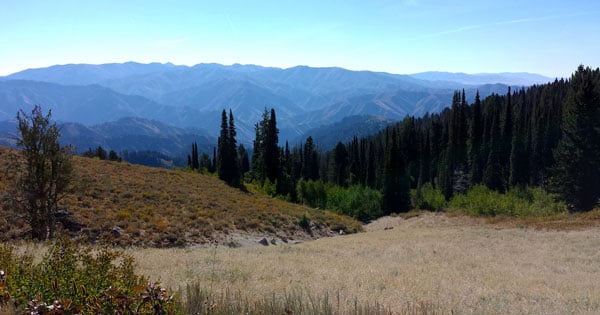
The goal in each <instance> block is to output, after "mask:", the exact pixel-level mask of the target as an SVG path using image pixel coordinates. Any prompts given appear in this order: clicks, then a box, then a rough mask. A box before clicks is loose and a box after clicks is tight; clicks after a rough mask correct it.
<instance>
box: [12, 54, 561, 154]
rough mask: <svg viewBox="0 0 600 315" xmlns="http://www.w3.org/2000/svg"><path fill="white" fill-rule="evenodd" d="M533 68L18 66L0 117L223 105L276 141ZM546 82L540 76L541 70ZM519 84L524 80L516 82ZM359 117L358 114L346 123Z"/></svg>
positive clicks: (201, 120)
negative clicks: (266, 129)
mask: <svg viewBox="0 0 600 315" xmlns="http://www.w3.org/2000/svg"><path fill="white" fill-rule="evenodd" d="M544 78H545V77H542V76H539V75H533V74H511V73H503V74H485V75H467V74H462V73H459V74H456V73H454V74H453V73H442V72H427V73H420V74H414V75H399V74H390V73H382V72H371V71H350V70H346V69H343V68H336V67H330V68H312V67H307V66H297V67H293V68H287V69H280V68H270V67H261V66H255V65H238V64H235V65H231V66H225V65H220V64H198V65H195V66H191V67H189V66H177V65H173V64H170V63H167V64H161V63H151V64H140V63H135V62H127V63H116V64H102V65H88V64H69V65H57V66H52V67H48V68H40V69H29V70H25V71H21V72H18V73H15V74H12V75H9V76H6V77H3V78H1V80H0V121H2V120H9V119H14V117H15V113H16V111H17V110H18V109H28V108H31V107H32V106H33V105H35V104H39V105H41V106H42V107H43V108H44V109H52V110H53V117H54V118H55V119H57V120H59V121H63V122H73V123H79V124H82V125H85V126H96V125H100V124H103V123H108V122H114V121H118V120H119V119H121V118H124V117H139V118H143V119H147V120H156V121H160V122H161V123H163V124H167V125H172V126H178V127H180V128H187V127H190V128H196V129H203V130H206V134H205V136H208V137H213V138H214V137H215V136H216V135H218V132H219V125H220V124H219V119H220V112H221V111H222V110H223V109H229V108H231V109H232V110H233V113H234V117H235V121H236V127H237V129H238V141H239V142H241V143H245V144H251V143H252V140H253V138H254V124H255V123H256V122H257V121H259V120H260V119H261V115H262V113H263V111H264V110H265V109H269V108H274V109H275V110H276V112H277V122H278V127H279V130H280V139H281V142H283V141H285V140H286V139H287V140H293V139H297V138H302V137H304V138H305V137H306V136H308V135H309V134H307V131H309V130H311V129H314V128H323V126H327V125H330V124H335V123H338V122H340V121H342V120H343V119H344V118H346V117H349V116H356V117H373V116H380V117H385V119H387V120H391V121H394V120H400V119H402V118H403V117H404V116H406V115H416V116H420V115H423V114H425V113H426V112H438V111H440V110H442V109H443V108H445V107H447V106H449V105H450V102H451V97H452V93H453V92H454V91H455V90H459V89H465V92H466V94H467V98H468V99H470V100H472V99H473V98H474V95H475V92H476V91H477V90H479V92H480V94H481V96H482V97H485V96H487V95H489V94H491V93H506V90H507V87H508V86H509V85H511V86H514V87H521V86H526V85H529V84H534V83H541V82H540V81H543V80H545V79H544ZM546 79H547V81H550V79H549V78H546ZM524 83H528V84H524ZM356 123H357V124H360V123H361V122H356Z"/></svg>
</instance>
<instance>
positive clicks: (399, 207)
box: [382, 129, 410, 214]
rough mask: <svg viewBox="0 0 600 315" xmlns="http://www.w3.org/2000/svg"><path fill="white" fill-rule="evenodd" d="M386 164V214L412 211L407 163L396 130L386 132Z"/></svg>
mask: <svg viewBox="0 0 600 315" xmlns="http://www.w3.org/2000/svg"><path fill="white" fill-rule="evenodd" d="M386 133H387V135H386V138H387V139H386V146H385V162H384V166H383V200H382V207H383V212H384V214H390V213H398V212H406V211H408V210H410V179H409V178H408V175H407V173H406V163H405V158H404V155H403V154H402V152H400V144H399V140H398V136H397V135H396V132H395V130H394V131H392V134H391V135H390V134H389V129H388V131H386Z"/></svg>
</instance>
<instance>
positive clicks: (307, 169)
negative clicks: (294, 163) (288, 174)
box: [302, 136, 319, 180]
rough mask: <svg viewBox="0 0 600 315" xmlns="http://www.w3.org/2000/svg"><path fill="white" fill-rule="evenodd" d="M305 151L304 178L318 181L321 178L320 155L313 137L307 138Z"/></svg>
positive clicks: (303, 161) (303, 162)
mask: <svg viewBox="0 0 600 315" xmlns="http://www.w3.org/2000/svg"><path fill="white" fill-rule="evenodd" d="M303 151H304V152H303V154H304V155H303V156H304V158H303V159H302V178H304V179H307V180H317V179H318V178H319V155H318V152H317V149H316V148H315V144H314V142H313V138H312V137H311V136H309V137H308V138H306V142H305V143H304V150H303Z"/></svg>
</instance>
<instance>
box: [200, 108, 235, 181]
mask: <svg viewBox="0 0 600 315" xmlns="http://www.w3.org/2000/svg"><path fill="white" fill-rule="evenodd" d="M229 148H230V146H229V125H228V122H227V112H226V111H225V110H223V113H222V114H221V132H220V134H219V140H218V145H217V174H218V175H219V179H221V180H223V181H225V182H229V179H230V176H231V175H230V169H229V165H228V164H227V163H228V162H229V158H228V157H227V155H228V154H229ZM192 163H193V161H192Z"/></svg>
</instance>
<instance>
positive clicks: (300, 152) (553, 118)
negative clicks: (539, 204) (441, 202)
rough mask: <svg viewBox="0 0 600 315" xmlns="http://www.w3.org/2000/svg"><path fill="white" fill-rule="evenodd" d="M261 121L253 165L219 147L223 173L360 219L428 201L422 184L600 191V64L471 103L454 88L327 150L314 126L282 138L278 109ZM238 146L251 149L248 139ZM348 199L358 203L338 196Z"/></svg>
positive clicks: (588, 194)
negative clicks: (295, 137)
mask: <svg viewBox="0 0 600 315" xmlns="http://www.w3.org/2000/svg"><path fill="white" fill-rule="evenodd" d="M223 115H224V116H223V121H224V122H225V124H222V131H221V138H223V137H224V135H225V136H227V135H229V137H231V136H230V135H231V134H232V132H233V134H235V128H234V127H233V114H232V112H231V111H230V120H229V121H230V124H229V125H227V123H226V119H227V117H226V112H225V111H224V112H223ZM255 128H256V139H255V141H254V150H253V152H252V162H251V164H252V165H251V167H250V168H249V169H247V168H245V167H243V166H241V164H240V162H239V161H242V160H244V159H247V154H246V156H242V155H239V156H238V157H237V159H236V160H237V161H236V162H235V163H233V162H230V164H227V165H229V166H224V165H225V164H223V163H225V162H221V161H223V159H222V157H221V153H220V152H226V151H223V150H221V149H219V151H218V152H216V156H217V158H216V163H217V167H216V169H218V170H219V172H218V173H219V174H221V173H222V172H226V171H227V170H228V169H232V168H235V169H237V170H238V171H236V172H239V170H242V169H243V170H248V172H247V173H246V174H245V176H244V175H243V174H241V173H240V178H244V179H245V181H246V182H252V183H255V184H257V185H258V186H259V187H261V188H262V189H263V191H265V192H267V193H268V194H270V195H273V196H280V197H281V198H284V199H287V200H290V201H294V202H301V203H305V204H309V205H311V206H315V207H324V208H325V207H327V208H331V207H332V206H333V207H334V208H335V207H336V206H337V207H338V208H339V207H342V208H344V206H345V207H346V208H348V209H337V210H342V211H340V212H342V213H345V214H349V215H353V216H355V217H358V218H360V219H362V220H368V219H373V218H375V217H378V216H380V215H385V214H390V213H398V212H405V211H408V210H410V209H411V208H413V207H415V206H419V204H411V199H413V203H421V202H419V198H422V189H423V187H424V186H426V187H428V188H430V189H431V188H432V189H434V190H437V191H439V192H441V193H442V194H443V196H444V198H445V199H446V201H448V200H451V199H452V198H453V197H454V196H455V195H464V194H466V193H467V192H469V191H470V189H471V188H473V187H477V186H479V185H483V186H485V187H487V189H489V190H491V191H495V192H498V193H500V194H504V193H507V192H509V191H511V190H513V191H514V190H520V191H525V190H527V189H530V188H532V187H533V188H536V189H541V190H543V191H548V192H551V193H554V194H556V196H557V199H559V200H561V201H564V202H565V203H566V205H567V207H568V209H569V210H571V211H587V210H590V209H592V208H593V207H594V206H597V204H598V200H599V198H600V70H599V69H595V70H594V69H591V68H589V67H583V66H579V67H578V69H577V71H576V72H575V73H574V74H573V75H572V77H571V78H570V79H568V80H564V79H561V80H558V79H557V80H555V81H554V82H552V83H548V84H544V85H534V86H531V87H529V88H527V89H525V88H522V89H519V90H517V91H511V89H510V88H509V89H508V92H507V94H505V95H498V94H492V95H490V96H488V97H486V98H485V99H483V100H481V99H480V97H479V93H477V95H476V97H475V101H474V102H473V103H472V104H468V103H467V102H466V97H465V92H464V90H463V91H456V92H455V93H454V96H453V99H452V104H451V107H450V108H446V109H445V110H444V111H442V112H441V113H435V114H426V115H425V116H423V117H420V118H416V117H412V116H407V117H406V118H405V119H404V120H402V121H401V122H399V123H397V124H394V125H391V126H389V127H387V128H385V129H384V130H382V131H380V132H379V133H377V134H375V135H372V136H370V137H366V138H361V139H358V138H356V137H355V138H354V139H353V140H352V141H351V142H350V143H346V144H344V143H341V142H339V143H338V144H337V145H336V146H335V148H334V149H333V150H331V151H328V152H319V150H318V148H317V145H316V144H315V143H314V141H313V139H312V138H311V137H310V136H309V137H308V138H307V139H306V141H305V142H304V143H302V144H300V145H299V146H296V147H293V148H290V147H289V144H288V143H287V142H286V143H285V145H284V146H283V147H279V144H278V129H277V121H276V117H275V111H274V110H273V109H271V110H270V111H268V110H267V109H265V112H264V114H263V119H262V120H261V121H260V122H258V123H257V124H256V126H255ZM224 130H225V131H226V132H225V133H224ZM229 139H230V138H229ZM228 141H231V140H228ZM234 142H235V139H234ZM221 147H222V146H221V140H219V148H221ZM229 150H233V151H235V149H234V148H230V149H229ZM238 151H240V152H241V153H244V152H246V151H245V149H244V148H243V147H241V146H240V148H239V150H238ZM227 154H229V153H227ZM196 156H197V155H196ZM207 160H208V159H207V156H205V158H204V159H203V161H204V163H205V164H206V161H207ZM246 161H247V160H246ZM231 163H233V164H231ZM245 163H247V162H245ZM196 165H198V164H196ZM246 165H248V164H246ZM211 167H212V168H213V169H215V167H214V165H213V166H211ZM207 169H210V168H207ZM220 176H221V175H220ZM234 183H235V186H240V184H241V182H240V183H238V182H237V181H234ZM349 188H352V189H349ZM411 189H412V190H413V198H411V193H410V191H411ZM330 194H337V195H336V196H330ZM339 194H344V196H342V198H340V196H339ZM415 194H416V199H415ZM365 196H369V197H368V198H372V201H373V202H372V203H371V205H370V208H369V209H367V210H365V211H367V213H359V214H357V213H354V210H353V209H352V207H357V206H360V204H361V203H367V199H366V197H365ZM348 199H350V200H349V203H350V204H354V205H353V206H352V205H349V204H346V205H340V204H339V202H340V200H344V201H348ZM328 200H338V204H335V201H332V202H328ZM353 200H354V201H356V202H352V201H353ZM377 208H379V209H377ZM333 210H336V209H333ZM347 212H349V213H347Z"/></svg>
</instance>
